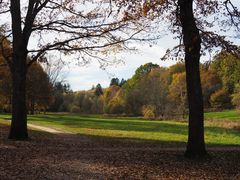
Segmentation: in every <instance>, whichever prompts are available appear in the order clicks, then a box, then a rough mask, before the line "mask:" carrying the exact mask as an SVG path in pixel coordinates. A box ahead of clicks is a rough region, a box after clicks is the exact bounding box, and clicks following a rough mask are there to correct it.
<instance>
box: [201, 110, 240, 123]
mask: <svg viewBox="0 0 240 180" xmlns="http://www.w3.org/2000/svg"><path fill="white" fill-rule="evenodd" d="M205 117H206V119H214V120H230V121H240V111H237V110H225V111H221V112H208V113H205Z"/></svg>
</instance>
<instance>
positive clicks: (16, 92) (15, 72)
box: [9, 0, 28, 140]
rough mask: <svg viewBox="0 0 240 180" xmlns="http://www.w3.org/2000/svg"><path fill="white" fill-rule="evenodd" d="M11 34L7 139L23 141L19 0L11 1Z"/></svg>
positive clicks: (24, 46)
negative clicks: (10, 117) (10, 120)
mask: <svg viewBox="0 0 240 180" xmlns="http://www.w3.org/2000/svg"><path fill="white" fill-rule="evenodd" d="M10 11H11V17H12V34H13V57H12V64H11V67H10V68H11V73H12V88H13V95H12V123H11V129H10V133H9V139H17V140H18V139H19V140H25V139H27V138H28V133H27V108H26V74H27V65H26V58H27V42H28V41H27V39H26V38H24V37H23V33H22V23H21V6H20V0H11V5H10Z"/></svg>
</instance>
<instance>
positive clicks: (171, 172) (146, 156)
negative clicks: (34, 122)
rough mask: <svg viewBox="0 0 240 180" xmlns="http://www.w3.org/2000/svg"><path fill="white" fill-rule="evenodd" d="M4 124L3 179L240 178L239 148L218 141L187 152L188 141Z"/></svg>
mask: <svg viewBox="0 0 240 180" xmlns="http://www.w3.org/2000/svg"><path fill="white" fill-rule="evenodd" d="M8 130H9V127H8V126H6V125H0V179H240V148H239V147H235V148H228V147H217V148H215V149H214V148H212V149H211V150H210V155H211V157H212V158H208V159H206V160H202V161H193V160H187V159H185V158H183V156H182V154H183V152H184V148H183V147H184V146H183V145H182V144H181V145H179V147H176V148H173V147H170V148H167V147H165V146H163V145H162V142H158V141H151V142H150V141H149V142H147V141H146V142H145V143H143V142H138V141H135V140H133V139H119V138H103V137H94V136H86V135H85V136H83V135H73V134H71V135H70V134H69V135H68V134H62V135H61V134H60V135H59V134H58V135H57V134H56V135H54V134H48V133H44V132H37V131H30V135H31V140H29V141H9V140H7V139H6V137H7V134H8Z"/></svg>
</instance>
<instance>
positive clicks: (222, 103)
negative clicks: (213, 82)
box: [210, 89, 232, 110]
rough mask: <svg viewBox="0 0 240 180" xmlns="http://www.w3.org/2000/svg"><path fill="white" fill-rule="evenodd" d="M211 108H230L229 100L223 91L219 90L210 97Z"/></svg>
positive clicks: (228, 96)
mask: <svg viewBox="0 0 240 180" xmlns="http://www.w3.org/2000/svg"><path fill="white" fill-rule="evenodd" d="M210 102H211V106H212V107H213V108H215V109H218V110H221V109H229V108H231V107H232V105H231V98H230V95H229V93H228V92H227V91H226V90H225V89H220V90H218V91H216V92H215V93H213V94H212V95H211V97H210Z"/></svg>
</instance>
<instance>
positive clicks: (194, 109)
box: [179, 0, 207, 158]
mask: <svg viewBox="0 0 240 180" xmlns="http://www.w3.org/2000/svg"><path fill="white" fill-rule="evenodd" d="M179 7H180V21H181V25H182V33H183V43H184V46H185V67H186V82H187V96H188V105H189V126H188V142H187V149H186V152H185V156H186V157H189V158H197V157H203V156H205V155H206V154H207V153H206V149H205V142H204V123H203V121H204V116H203V96H202V88H201V81H200V71H199V61H200V49H201V38H200V35H199V30H198V28H197V26H196V22H195V18H194V15H193V0H179Z"/></svg>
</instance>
